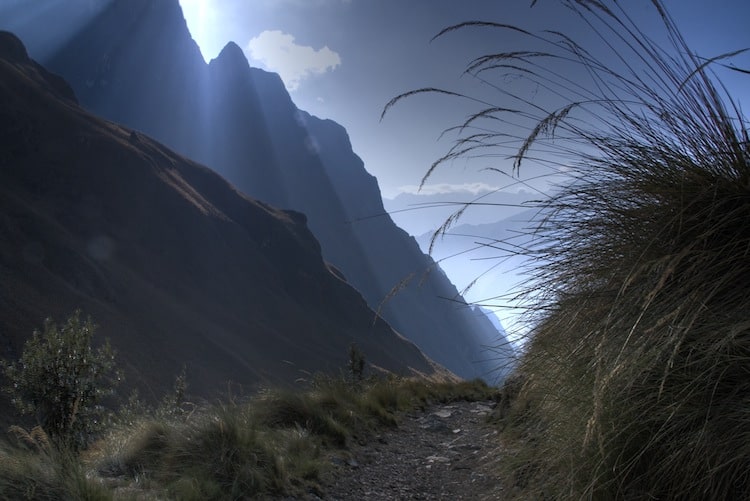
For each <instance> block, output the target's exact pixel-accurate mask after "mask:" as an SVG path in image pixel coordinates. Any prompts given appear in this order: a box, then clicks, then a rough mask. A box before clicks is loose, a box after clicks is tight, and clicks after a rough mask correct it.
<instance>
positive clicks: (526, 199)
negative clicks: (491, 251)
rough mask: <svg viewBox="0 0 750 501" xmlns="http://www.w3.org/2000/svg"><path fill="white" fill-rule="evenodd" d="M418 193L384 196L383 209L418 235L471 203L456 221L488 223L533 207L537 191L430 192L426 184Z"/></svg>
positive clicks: (402, 226) (433, 228) (471, 223)
mask: <svg viewBox="0 0 750 501" xmlns="http://www.w3.org/2000/svg"><path fill="white" fill-rule="evenodd" d="M427 188H428V189H426V190H425V191H424V192H420V193H408V192H406V193H399V194H398V195H396V196H395V197H393V198H384V199H383V204H384V206H385V209H386V210H387V211H388V213H389V214H390V215H391V218H392V219H393V220H394V221H395V222H396V223H397V224H398V225H399V226H400V227H401V228H403V229H405V230H406V231H408V232H409V233H410V234H412V235H414V236H416V237H418V236H419V235H422V234H424V233H428V232H434V231H435V230H436V229H438V227H439V226H440V224H442V222H443V221H445V220H446V219H448V218H449V217H450V216H451V215H453V214H454V213H455V212H457V211H459V210H461V209H463V208H464V206H465V205H466V204H467V203H470V204H472V205H471V206H470V207H469V208H468V209H467V210H466V211H464V213H463V214H462V216H461V218H460V219H459V220H458V221H457V224H470V225H480V224H492V223H495V222H497V221H500V220H503V219H507V218H509V217H511V216H515V215H517V214H520V213H522V212H524V211H528V210H529V209H530V208H531V207H534V205H535V204H534V202H533V201H534V200H538V199H539V198H540V197H542V195H541V194H539V193H535V192H531V191H530V190H528V191H527V190H521V191H517V192H512V191H501V190H497V191H488V190H483V191H478V192H468V191H465V190H456V191H450V192H443V193H434V192H430V190H429V187H427Z"/></svg>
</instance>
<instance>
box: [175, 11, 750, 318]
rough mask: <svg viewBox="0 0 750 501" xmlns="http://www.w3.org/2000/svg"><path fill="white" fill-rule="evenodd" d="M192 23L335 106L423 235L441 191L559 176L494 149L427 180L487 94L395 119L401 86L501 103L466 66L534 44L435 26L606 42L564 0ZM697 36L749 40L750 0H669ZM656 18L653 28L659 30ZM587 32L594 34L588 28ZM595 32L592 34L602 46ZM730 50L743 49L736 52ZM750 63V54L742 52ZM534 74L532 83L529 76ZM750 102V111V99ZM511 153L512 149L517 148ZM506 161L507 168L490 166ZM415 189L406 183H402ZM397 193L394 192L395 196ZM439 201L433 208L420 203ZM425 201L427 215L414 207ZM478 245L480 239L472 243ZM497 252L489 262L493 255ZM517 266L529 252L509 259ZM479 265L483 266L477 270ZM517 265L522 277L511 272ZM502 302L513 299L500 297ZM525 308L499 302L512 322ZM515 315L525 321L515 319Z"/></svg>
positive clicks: (478, 290)
mask: <svg viewBox="0 0 750 501" xmlns="http://www.w3.org/2000/svg"><path fill="white" fill-rule="evenodd" d="M180 2H181V5H182V7H183V12H184V15H185V18H186V20H187V23H188V27H189V29H190V31H191V33H192V35H193V38H194V39H195V40H196V42H197V43H198V45H199V46H200V48H201V51H202V53H203V56H204V59H206V60H207V61H209V60H210V59H212V58H214V57H216V55H217V54H218V53H219V52H220V50H221V48H222V47H223V46H224V45H225V44H226V43H227V42H229V41H230V40H231V41H234V42H235V43H237V44H238V45H239V46H240V47H242V48H243V50H244V52H245V54H246V56H247V58H248V60H249V61H250V64H251V65H253V66H256V67H259V68H264V69H267V70H269V71H274V72H278V73H279V74H280V75H281V77H282V79H283V80H284V82H285V85H286V87H287V90H288V91H289V92H290V94H291V96H292V99H293V100H294V102H295V103H296V104H297V106H298V107H299V108H301V109H304V110H306V111H308V112H310V113H312V114H314V115H317V116H319V117H321V118H330V119H333V120H335V121H337V122H338V123H340V124H342V125H343V126H344V127H345V128H346V129H347V131H348V133H349V136H350V139H351V142H352V145H353V148H354V151H355V152H356V153H357V154H358V155H359V156H360V157H361V158H362V159H363V160H364V163H365V167H366V169H367V170H368V171H369V172H370V173H371V174H373V175H375V176H376V177H377V179H378V182H379V185H380V189H381V192H382V195H383V197H384V199H385V202H386V207H387V208H388V209H390V210H394V211H396V210H404V209H406V211H405V212H395V213H393V214H392V217H393V219H394V220H395V221H396V222H397V223H398V224H399V225H401V226H402V227H403V228H405V229H406V230H407V231H409V232H410V233H412V234H413V235H419V234H421V233H423V232H425V231H428V230H430V229H432V230H434V229H435V228H437V227H438V226H439V225H440V224H441V223H442V222H443V221H444V218H445V217H446V216H447V215H449V214H450V213H451V212H452V211H453V208H452V207H451V208H450V209H446V208H445V207H434V206H430V204H429V202H432V201H442V202H445V201H468V200H471V199H473V198H474V197H475V196H478V195H483V194H485V193H487V192H488V191H491V190H498V189H499V191H498V192H496V193H494V194H492V195H491V197H488V198H487V199H485V201H490V202H494V203H500V204H502V203H505V202H510V203H511V204H515V203H519V202H523V200H526V199H534V198H538V197H539V194H538V193H537V192H535V190H537V189H541V190H542V191H547V190H549V189H550V186H552V185H554V183H556V182H560V181H561V179H562V178H560V176H559V175H553V176H549V174H550V173H551V172H550V170H549V168H547V167H544V166H541V165H534V164H532V165H527V167H526V168H525V169H522V171H521V172H520V174H519V176H520V178H521V179H522V181H523V182H518V179H513V178H512V177H511V176H510V175H508V174H509V173H511V161H510V160H508V159H507V158H503V157H498V156H491V157H489V158H479V159H475V160H456V161H452V162H449V163H446V164H443V165H442V166H441V167H440V168H438V169H437V170H436V171H435V172H434V174H433V175H432V176H431V177H430V179H429V180H428V181H427V184H426V185H425V186H424V187H423V188H422V190H421V192H420V195H421V196H420V197H417V198H415V197H413V196H407V195H410V194H413V193H416V192H417V191H418V188H419V185H420V182H421V180H422V177H423V176H424V174H425V173H426V171H427V169H428V168H429V167H430V165H431V164H432V163H433V162H434V161H435V160H436V159H438V158H440V157H441V156H442V155H443V154H445V153H446V152H447V150H448V149H449V148H450V146H452V144H453V142H452V141H453V139H454V136H452V135H451V134H450V133H448V134H445V135H441V133H442V132H443V131H444V130H445V129H447V128H449V127H452V126H455V125H457V124H460V123H461V122H463V121H464V119H465V118H466V117H467V116H468V115H469V114H470V113H472V112H474V111H477V110H478V109H481V108H483V107H484V106H483V105H479V106H478V105H477V103H474V102H471V101H468V100H462V99H456V98H450V97H446V96H441V95H417V96H412V97H411V98H409V99H406V100H403V101H401V102H399V103H398V104H397V105H396V106H394V107H393V108H391V109H390V110H389V112H388V114H387V115H386V116H385V118H384V119H383V120H381V112H382V111H383V108H384V106H385V105H386V103H388V102H389V101H390V100H391V99H392V98H393V97H395V96H397V95H399V94H401V93H404V92H407V91H410V90H413V89H418V88H422V87H439V88H443V89H446V90H451V91H458V92H462V93H466V94H468V95H471V96H474V97H480V98H482V99H484V100H485V102H486V103H490V104H491V105H502V100H501V99H500V97H499V93H498V92H497V89H496V88H493V87H492V86H490V85H488V84H487V83H482V82H479V81H477V80H476V79H473V78H471V77H469V76H466V75H462V73H463V71H464V69H465V68H466V65H467V64H468V63H469V62H470V61H471V60H472V59H473V58H475V57H478V56H481V55H484V54H487V53H493V52H498V51H507V50H523V49H526V48H528V47H526V46H524V45H523V44H524V43H527V42H526V41H524V40H527V39H521V38H520V37H518V36H517V34H514V33H512V32H509V31H507V30H488V29H469V30H462V31H456V32H452V33H450V34H448V35H446V36H443V37H441V38H438V39H436V40H432V41H431V39H432V38H433V36H434V35H436V34H437V33H438V32H439V31H440V30H441V29H443V28H445V27H447V26H451V25H454V24H457V23H460V22H464V21H474V20H481V21H493V22H499V23H508V24H513V25H516V26H519V27H522V28H525V29H528V30H531V31H535V32H538V31H539V30H544V29H557V30H560V31H563V32H565V33H567V34H570V35H571V36H574V37H575V38H576V40H577V41H578V42H579V43H582V44H583V45H587V43H588V45H587V47H589V48H592V50H596V48H597V47H596V45H597V44H601V42H600V41H596V40H594V38H593V37H592V38H587V37H591V35H590V32H589V31H587V30H586V29H585V27H583V26H582V25H581V24H580V22H579V20H577V19H575V17H574V16H573V17H571V14H570V12H569V11H568V10H566V9H564V8H561V7H560V5H559V2H558V1H557V0H538V1H537V2H536V5H535V6H534V7H533V8H532V7H531V1H530V0H502V1H501V0H494V1H493V0H462V1H460V2H459V1H456V0H180ZM622 3H623V4H624V5H626V6H627V7H628V8H629V9H628V11H627V12H628V14H629V15H631V16H632V17H633V19H634V20H635V21H636V22H637V23H638V24H639V26H642V27H643V28H644V29H645V30H646V31H647V32H648V33H653V34H654V37H656V38H657V39H658V37H659V34H660V33H663V32H662V31H661V30H660V28H661V26H660V24H659V21H658V16H657V14H656V11H655V10H654V9H653V7H652V6H651V5H650V2H649V1H648V0H628V1H627V2H622ZM664 3H665V5H666V7H667V9H668V10H669V12H670V13H671V15H672V16H673V18H674V20H675V21H676V24H677V26H678V27H679V28H680V30H681V31H682V32H683V34H684V36H685V38H686V40H687V42H688V44H689V45H690V46H691V47H692V49H693V50H694V51H695V52H697V53H698V54H699V55H701V56H704V57H713V56H717V55H720V54H724V53H727V52H729V51H734V50H737V49H743V48H748V47H750V31H749V30H748V28H747V26H748V22H750V2H748V1H747V0H716V1H713V2H707V1H705V0H665V2H664ZM649 30H650V31H649ZM587 41H588V42H587ZM592 46H593V47H592ZM727 62H730V61H727ZM731 62H732V63H733V64H735V65H736V66H738V67H742V68H750V54H748V53H745V54H741V55H739V56H737V57H735V58H733V59H732V60H731ZM717 72H718V73H719V75H720V76H721V78H722V79H723V80H724V82H725V83H726V84H727V87H728V88H729V90H730V93H731V94H732V95H733V97H734V99H736V100H738V101H739V102H740V104H742V105H744V107H743V108H744V109H750V93H749V92H747V91H746V90H745V89H747V88H750V87H749V86H748V82H750V80H749V79H750V76H748V75H744V74H741V73H739V72H734V71H726V70H722V69H720V68H717ZM488 80H490V82H489V83H491V84H493V85H496V86H501V87H513V86H514V85H515V86H516V87H515V89H516V90H517V92H520V93H521V95H522V96H523V97H525V98H527V99H529V100H530V101H531V102H536V100H537V99H542V98H541V97H538V96H537V91H538V90H539V89H536V88H530V87H529V86H528V83H525V84H522V83H519V82H514V81H511V80H508V79H507V78H506V79H504V80H503V79H501V80H500V81H492V80H491V79H490V78H488ZM524 85H526V86H525V87H524ZM746 114H747V113H746ZM509 153H512V152H511V151H509ZM487 168H496V169H500V170H502V171H504V173H499V172H497V171H487V170H486V169H487ZM399 194H402V196H400V197H399V196H398V195H399ZM391 199H395V200H391ZM419 200H423V202H421V203H423V204H427V206H428V207H427V208H425V206H424V205H414V204H420V201H419ZM415 211H416V212H417V213H418V215H419V216H415ZM519 212H520V210H518V209H515V208H512V207H498V206H490V207H482V208H473V209H472V210H471V211H469V212H467V214H466V215H465V216H464V219H463V222H466V223H487V222H489V221H492V220H500V219H503V218H508V217H513V214H515V213H519ZM467 247H471V242H469V243H468V244H467ZM471 260H472V257H471V255H462V256H457V257H456V258H452V259H451V260H449V261H446V262H443V266H444V269H446V271H447V272H448V274H449V276H450V278H451V279H452V280H453V282H454V283H455V284H456V285H457V286H458V288H459V290H461V289H462V288H464V287H465V286H467V285H468V284H469V283H471V282H472V280H474V278H475V275H476V270H477V266H476V262H471ZM491 266H493V264H492V263H488V268H489V267H491ZM507 266H517V263H514V262H512V263H508V264H507ZM467 270H471V271H467ZM508 277H513V282H512V283H511V282H509V279H508ZM516 282H517V276H516V274H515V269H510V268H508V269H504V268H503V266H502V265H501V266H499V267H497V268H496V269H495V270H493V271H492V272H490V273H488V274H487V275H485V276H484V277H482V279H481V280H480V281H479V282H478V283H477V285H475V287H474V288H473V289H472V290H470V291H469V292H468V293H466V297H467V299H468V300H470V301H477V302H485V303H496V302H498V301H493V300H492V299H489V300H488V298H491V297H492V295H493V294H492V292H491V291H493V290H494V291H496V292H497V294H498V295H503V294H507V293H508V292H509V290H510V289H512V285H513V284H515V283H516ZM500 302H502V301H500ZM518 311H519V310H514V309H509V308H498V309H496V313H497V315H498V317H499V318H500V319H501V320H502V321H503V323H504V324H505V325H506V327H507V326H509V325H510V324H514V323H515V322H514V319H516V318H517V316H516V315H517V313H518ZM511 328H512V327H511Z"/></svg>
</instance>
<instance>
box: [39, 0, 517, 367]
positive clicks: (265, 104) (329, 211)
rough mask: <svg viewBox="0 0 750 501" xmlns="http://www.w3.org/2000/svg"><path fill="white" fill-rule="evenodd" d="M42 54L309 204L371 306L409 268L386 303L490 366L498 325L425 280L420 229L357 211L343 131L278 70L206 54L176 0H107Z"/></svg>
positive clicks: (91, 90)
mask: <svg viewBox="0 0 750 501" xmlns="http://www.w3.org/2000/svg"><path fill="white" fill-rule="evenodd" d="M70 5H71V8H78V9H83V10H85V9H87V8H90V6H88V7H87V4H86V3H85V2H71V3H70ZM32 32H33V30H29V35H31V33H32ZM30 38H33V37H30ZM29 43H30V44H31V46H32V47H33V43H34V42H33V40H29ZM31 52H32V54H33V53H34V52H33V50H32V51H31ZM44 62H45V64H48V65H49V67H50V68H52V69H53V70H54V71H58V72H60V73H61V74H62V75H64V76H65V77H66V78H68V79H69V80H70V82H71V85H72V86H73V88H74V89H75V91H76V93H77V95H78V96H79V98H80V99H81V102H82V103H83V105H84V106H86V107H88V108H89V109H91V110H93V111H94V112H96V113H99V114H101V115H103V116H106V117H107V118H110V119H113V120H117V121H118V122H121V123H124V124H126V125H128V126H130V127H135V128H137V129H139V130H143V131H144V132H146V133H148V134H150V135H152V136H153V137H155V138H158V139H159V140H160V141H164V142H165V144H168V145H169V146H170V147H171V148H174V149H175V150H176V151H179V152H180V153H182V154H184V155H187V156H189V157H191V158H193V159H195V160H197V161H199V162H203V163H205V164H206V165H209V166H211V167H212V168H213V169H215V170H216V171H217V172H219V173H220V174H222V175H223V176H225V177H226V178H227V179H228V180H229V181H230V182H231V183H232V184H234V185H235V186H236V187H237V188H238V189H239V190H240V191H242V192H243V193H246V194H248V195H250V196H252V197H256V198H258V199H260V200H263V201H265V202H268V203H270V204H272V205H275V206H279V207H283V208H291V209H294V210H298V211H301V212H304V213H305V214H306V215H307V217H308V219H309V226H310V229H311V230H312V231H313V233H314V234H315V236H316V238H318V240H319V241H320V242H321V246H322V249H323V256H324V258H325V259H326V260H327V261H329V262H331V263H332V264H333V265H335V266H336V267H337V268H339V269H340V270H341V271H342V272H343V274H344V275H345V276H346V279H347V281H349V282H350V283H351V284H352V285H353V286H354V287H356V288H357V289H358V290H359V291H360V292H361V293H362V295H363V296H364V297H365V299H366V300H367V302H368V304H369V305H370V307H371V308H373V309H378V308H379V307H380V306H381V303H382V302H383V301H384V299H386V297H388V296H389V293H390V292H391V291H392V290H393V289H394V288H398V287H399V284H400V283H401V282H402V281H404V280H405V279H408V278H409V277H411V278H412V280H411V282H410V284H409V285H408V287H406V288H405V289H401V291H400V292H399V294H397V295H396V296H395V297H391V298H390V300H389V301H388V302H387V303H386V304H385V306H384V307H383V308H382V313H383V316H384V318H385V319H386V320H387V321H388V322H389V323H390V324H391V325H392V326H393V327H394V328H395V329H396V330H398V331H399V332H401V333H402V334H404V335H405V336H406V337H408V338H409V339H411V340H413V341H415V342H417V343H418V344H419V346H420V348H422V349H423V350H424V351H425V353H428V354H429V356H431V357H432V358H434V359H435V360H437V361H439V362H440V363H441V364H443V365H445V366H446V367H448V368H449V369H451V370H452V371H454V372H456V373H457V374H459V375H461V376H464V377H474V376H477V375H482V376H484V375H487V374H488V373H489V372H490V371H492V370H493V369H496V368H497V365H498V361H491V362H489V363H487V361H486V359H488V358H494V357H496V356H497V354H488V353H485V352H484V351H483V345H484V344H497V343H499V344H501V345H503V344H504V343H505V340H504V338H503V337H502V336H499V335H498V333H497V331H496V330H495V329H494V328H493V326H492V324H491V323H490V322H489V321H488V320H487V319H486V318H484V316H482V315H476V314H475V313H474V312H473V311H472V310H471V309H470V308H468V307H467V306H466V305H464V304H462V301H463V300H462V298H460V296H459V295H458V292H457V291H456V289H455V287H454V286H453V285H452V284H451V283H450V281H449V280H448V279H447V277H446V276H445V275H444V274H442V273H440V272H436V271H434V272H432V273H430V274H429V276H428V278H427V279H426V280H425V281H421V278H422V277H423V276H425V272H427V271H428V270H430V269H432V268H433V267H434V263H433V262H432V260H431V259H430V258H429V257H426V256H424V255H423V254H422V253H421V251H420V250H419V247H418V246H417V245H416V243H415V242H414V241H413V240H412V239H411V238H410V237H409V236H408V235H407V234H406V233H404V232H403V231H401V230H400V229H399V228H398V227H397V226H396V225H395V224H393V222H392V221H391V219H390V218H389V217H388V216H383V217H380V218H377V219H371V220H368V221H367V222H355V221H356V219H357V218H359V217H361V216H363V215H364V216H373V215H375V214H382V213H383V212H384V211H383V207H382V201H381V199H380V192H379V188H378V185H377V182H376V180H375V179H374V178H373V177H372V176H370V175H369V174H368V173H367V171H366V170H365V168H364V164H363V163H362V160H361V159H360V158H359V157H357V156H356V155H355V154H354V152H353V151H352V150H351V144H350V142H349V138H348V136H347V134H346V131H345V130H344V129H343V128H342V127H341V126H339V125H338V124H336V123H334V122H332V121H328V120H320V119H317V118H315V117H311V116H310V115H308V114H307V113H305V112H302V111H300V110H298V109H297V107H296V106H295V104H294V103H293V102H292V100H291V98H290V96H289V94H288V93H287V92H286V90H285V88H284V85H283V83H282V82H281V80H280V78H279V77H278V75H276V74H272V73H268V72H265V71H262V70H259V69H256V68H250V67H249V66H248V63H247V60H246V59H245V56H244V54H243V53H242V50H241V49H240V48H239V47H238V46H237V45H235V44H233V43H230V44H228V45H227V46H226V47H225V49H224V50H223V51H222V53H221V54H220V55H219V56H218V57H217V58H216V59H215V60H213V61H212V62H211V63H210V64H208V65H206V64H205V63H204V62H203V60H202V58H201V56H200V53H199V51H198V50H197V47H196V45H195V42H193V40H192V39H191V38H190V34H189V32H188V30H187V26H186V24H185V22H184V19H183V18H182V16H181V13H180V9H179V5H178V2H177V1H176V0H169V1H168V0H164V1H158V2H157V1H153V0H128V1H121V0H118V1H114V2H112V3H111V5H109V6H108V7H107V8H106V9H105V10H103V11H102V12H101V13H100V14H99V15H98V16H96V17H95V18H94V19H93V20H92V21H91V22H90V23H88V24H87V25H86V26H85V27H84V28H83V29H82V30H81V31H80V32H79V33H78V34H77V35H75V36H74V37H73V38H72V39H71V40H70V41H69V42H68V43H67V44H65V45H64V46H62V47H60V49H59V50H58V51H57V53H56V54H55V55H54V56H53V57H50V58H49V59H48V60H45V61H44ZM454 300H455V301H454ZM500 353H502V356H501V357H500V358H501V360H500V361H499V363H500V364H501V365H502V364H507V361H508V360H509V359H510V358H512V356H513V355H512V351H511V350H510V348H509V347H508V346H507V345H504V346H502V347H501V348H500ZM483 360H484V362H482V361H483Z"/></svg>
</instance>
